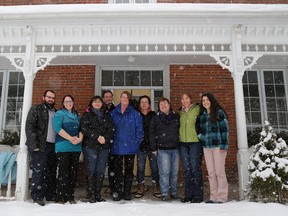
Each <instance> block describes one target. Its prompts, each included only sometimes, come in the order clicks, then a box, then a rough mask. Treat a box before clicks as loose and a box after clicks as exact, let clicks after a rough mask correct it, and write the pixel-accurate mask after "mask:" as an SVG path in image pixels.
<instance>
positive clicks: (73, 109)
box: [61, 94, 78, 115]
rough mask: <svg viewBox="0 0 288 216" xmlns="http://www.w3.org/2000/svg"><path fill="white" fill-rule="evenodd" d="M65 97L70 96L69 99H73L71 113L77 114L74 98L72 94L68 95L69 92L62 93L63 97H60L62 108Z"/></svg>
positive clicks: (63, 107)
mask: <svg viewBox="0 0 288 216" xmlns="http://www.w3.org/2000/svg"><path fill="white" fill-rule="evenodd" d="M66 97H69V98H71V100H72V101H73V107H72V109H71V113H75V114H77V115H78V112H77V111H76V109H75V100H74V98H73V96H72V95H69V94H68V95H64V97H63V98H62V103H61V104H62V109H66V108H65V106H64V100H65V98H66Z"/></svg>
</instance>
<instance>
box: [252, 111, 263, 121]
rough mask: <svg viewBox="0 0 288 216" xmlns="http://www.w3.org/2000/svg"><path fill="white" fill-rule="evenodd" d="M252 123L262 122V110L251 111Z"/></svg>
mask: <svg viewBox="0 0 288 216" xmlns="http://www.w3.org/2000/svg"><path fill="white" fill-rule="evenodd" d="M251 117H252V124H262V122H261V121H262V120H261V112H251Z"/></svg>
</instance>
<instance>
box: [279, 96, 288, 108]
mask: <svg viewBox="0 0 288 216" xmlns="http://www.w3.org/2000/svg"><path fill="white" fill-rule="evenodd" d="M277 109H278V110H279V111H287V104H286V100H285V99H284V98H283V99H281V98H277Z"/></svg>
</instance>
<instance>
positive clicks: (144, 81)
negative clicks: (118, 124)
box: [101, 69, 164, 111]
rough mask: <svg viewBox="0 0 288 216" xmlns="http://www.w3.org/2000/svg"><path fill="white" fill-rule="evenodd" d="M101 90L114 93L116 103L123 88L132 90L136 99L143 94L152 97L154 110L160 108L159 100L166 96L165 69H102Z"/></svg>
mask: <svg viewBox="0 0 288 216" xmlns="http://www.w3.org/2000/svg"><path fill="white" fill-rule="evenodd" d="M101 90H102V93H103V91H105V90H111V91H112V92H113V93H114V103H115V104H116V105H117V104H118V103H119V101H118V97H119V94H120V93H121V92H122V90H127V91H131V94H132V97H133V99H134V100H136V101H138V99H139V97H140V96H142V95H148V96H150V98H151V108H152V110H155V111H157V110H158V101H159V99H160V98H161V97H163V96H164V77H163V70H161V69H160V70H143V69H142V70H133V69H129V70H113V69H112V70H111V69H109V70H101Z"/></svg>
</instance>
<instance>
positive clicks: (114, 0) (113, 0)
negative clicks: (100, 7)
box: [108, 0, 157, 4]
mask: <svg viewBox="0 0 288 216" xmlns="http://www.w3.org/2000/svg"><path fill="white" fill-rule="evenodd" d="M108 3H109V4H152V3H157V0H108Z"/></svg>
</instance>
